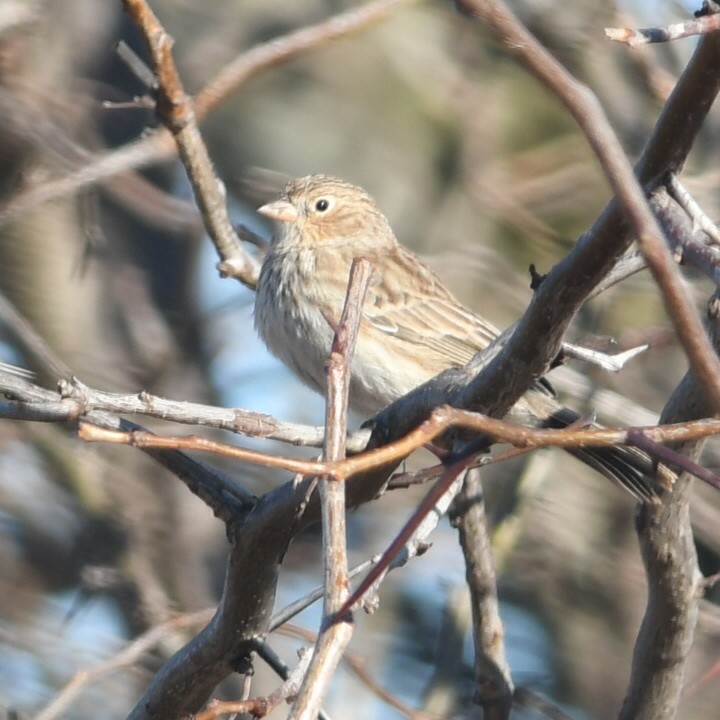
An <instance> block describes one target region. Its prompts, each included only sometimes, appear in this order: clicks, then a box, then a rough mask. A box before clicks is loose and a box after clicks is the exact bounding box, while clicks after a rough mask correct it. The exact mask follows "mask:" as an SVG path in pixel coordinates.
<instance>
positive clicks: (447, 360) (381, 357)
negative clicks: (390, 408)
mask: <svg viewBox="0 0 720 720" xmlns="http://www.w3.org/2000/svg"><path fill="white" fill-rule="evenodd" d="M258 212H260V213H262V214H263V215H265V216H267V217H269V218H271V219H273V220H275V221H276V222H277V233H276V235H275V237H274V239H273V243H272V246H271V248H270V250H269V251H268V254H267V256H266V257H265V259H264V261H263V265H262V269H261V272H260V279H259V282H258V288H257V296H256V299H255V327H256V328H257V330H258V332H259V334H260V336H261V337H262V339H263V341H264V342H265V344H266V345H267V346H268V348H269V349H270V350H271V352H272V353H273V354H275V355H276V356H277V357H278V358H279V359H280V360H282V361H283V362H284V363H285V364H286V365H287V366H288V367H289V368H290V369H291V370H293V371H294V372H295V373H296V374H297V375H298V376H299V377H300V378H301V379H302V380H303V382H305V383H306V384H307V385H309V386H310V387H311V388H313V389H314V390H317V391H318V392H320V393H323V394H324V392H325V383H326V380H325V363H326V361H327V358H328V354H329V351H330V345H331V343H332V336H333V333H332V330H331V328H330V325H329V324H328V322H327V318H330V319H332V320H334V321H337V320H338V319H339V317H340V313H341V312H342V307H343V303H344V300H345V293H346V290H347V282H348V277H349V274H350V266H351V264H352V261H353V259H354V258H355V257H359V256H362V257H367V258H368V259H369V260H370V261H371V262H372V264H373V271H374V272H373V279H372V281H371V285H370V289H369V290H368V294H367V298H366V300H365V305H364V307H363V317H362V320H361V323H360V332H359V335H358V342H357V347H356V349H355V354H354V355H353V358H352V361H351V368H350V394H349V402H350V407H351V408H352V409H353V410H355V411H357V412H359V413H361V414H364V415H374V414H376V413H377V412H379V411H380V410H381V409H382V408H383V407H385V406H386V405H388V404H390V403H391V402H393V401H394V400H396V399H397V398H399V397H402V396H403V395H405V394H406V393H408V392H409V391H410V390H412V389H413V388H415V387H417V386H418V385H420V384H422V383H424V382H425V381H427V380H429V379H430V378H432V377H434V376H435V375H437V374H438V373H440V372H441V371H442V370H445V369H446V368H448V367H453V366H455V367H460V366H463V365H465V364H466V363H467V362H468V361H469V360H470V359H471V358H472V357H473V355H475V354H476V353H477V352H479V351H480V350H483V349H484V348H485V347H487V346H488V345H489V344H490V343H491V342H492V341H493V340H494V339H495V338H496V337H497V336H498V334H499V331H498V329H497V328H496V327H495V326H493V325H492V324H491V323H489V322H488V321H487V320H485V319H484V318H482V317H481V316H479V315H477V314H476V313H474V312H472V311H471V310H469V309H467V308H466V307H464V306H463V305H462V303H460V302H459V301H458V300H457V298H455V296H454V295H452V293H450V292H449V291H448V290H447V289H446V288H445V286H444V285H443V284H442V283H441V281H440V280H439V278H438V277H437V276H436V275H435V274H434V273H433V272H432V271H431V270H430V269H429V268H428V267H427V266H426V265H424V264H423V263H422V262H421V261H420V260H419V259H418V258H417V257H416V256H415V255H413V254H412V253H411V252H410V251H409V250H407V249H406V248H404V247H403V246H402V245H400V243H398V241H397V240H396V239H395V235H394V234H393V231H392V229H391V228H390V225H389V223H388V221H387V219H386V218H385V216H384V215H383V214H382V213H381V212H380V210H378V208H377V206H376V205H375V202H374V200H373V199H372V197H370V195H368V193H366V192H365V191H364V190H362V189H361V188H359V187H356V186H354V185H351V184H350V183H347V182H344V181H342V180H338V179H337V178H333V177H328V176H325V175H311V176H308V177H304V178H300V179H298V180H293V181H292V182H290V183H289V184H288V185H287V187H286V188H285V193H284V195H283V197H282V198H280V199H279V200H277V201H275V202H271V203H268V204H267V205H263V206H262V207H261V208H259V210H258ZM512 414H513V416H515V417H517V418H522V420H523V421H525V422H532V424H549V425H552V424H556V425H558V424H563V423H567V422H571V421H572V419H573V417H577V415H574V414H573V413H572V411H570V410H567V409H565V408H562V407H561V406H560V405H559V404H558V403H557V402H556V401H555V400H554V399H553V398H551V397H550V396H549V395H548V394H547V393H546V392H542V390H541V388H538V389H536V390H532V391H530V392H528V393H527V394H526V395H525V396H524V397H523V398H522V399H521V400H520V401H519V402H518V404H517V405H516V406H515V408H514V409H513V412H512ZM574 454H576V455H578V457H580V458H581V459H582V460H584V461H585V462H587V463H588V464H589V465H592V466H593V467H595V468H596V469H598V470H599V471H600V472H602V473H603V474H604V475H606V476H607V477H609V478H611V479H612V480H614V481H616V482H618V483H620V484H621V485H623V486H624V487H625V488H626V489H628V490H629V491H630V492H631V493H632V494H633V495H634V496H635V497H637V498H638V499H641V500H649V499H651V498H653V497H654V495H655V490H654V487H655V483H654V482H653V477H652V475H653V469H652V463H651V462H650V459H649V458H648V457H647V456H646V455H644V454H643V453H641V452H640V451H637V450H635V449H631V448H598V449H588V450H578V451H577V452H575V453H574Z"/></svg>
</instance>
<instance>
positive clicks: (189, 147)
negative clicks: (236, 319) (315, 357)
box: [123, 0, 260, 288]
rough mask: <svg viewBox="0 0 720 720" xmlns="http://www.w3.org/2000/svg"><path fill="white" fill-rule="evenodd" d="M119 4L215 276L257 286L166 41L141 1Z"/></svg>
mask: <svg viewBox="0 0 720 720" xmlns="http://www.w3.org/2000/svg"><path fill="white" fill-rule="evenodd" d="M123 4H124V5H125V9H126V10H127V12H128V14H129V15H130V16H131V17H132V19H133V21H134V22H135V24H136V25H137V26H138V28H139V29H140V31H141V32H142V33H143V35H144V37H145V42H146V44H147V46H148V50H149V51H150V55H151V57H152V61H153V66H154V70H155V74H156V76H157V79H158V87H157V90H156V98H157V107H156V111H157V115H158V117H159V119H160V120H161V122H162V123H163V124H164V125H165V127H166V128H167V129H168V130H169V131H170V132H171V133H172V134H173V137H174V138H175V142H176V143H177V147H178V151H179V154H180V158H181V160H182V162H183V165H185V170H186V171H187V175H188V179H189V180H190V184H191V185H192V188H193V193H194V195H195V200H196V202H197V205H198V207H199V208H200V212H201V213H202V216H203V220H204V223H205V228H206V229H207V231H208V234H209V235H210V237H211V239H212V241H213V243H214V244H215V249H216V250H217V253H218V255H219V256H220V259H221V263H220V265H219V267H220V269H221V272H222V273H223V274H224V275H228V276H232V277H234V278H236V279H237V280H239V281H240V282H242V283H243V284H244V285H247V286H248V287H251V288H253V287H255V285H256V284H257V278H258V275H259V273H260V265H259V263H258V261H257V259H256V258H254V257H253V256H252V255H250V254H249V253H247V252H246V250H245V248H244V247H243V244H242V242H241V241H240V238H239V237H238V236H237V233H236V232H235V228H234V227H233V224H232V222H231V221H230V216H229V214H228V209H227V202H226V193H225V186H224V185H223V184H222V182H220V180H219V178H218V177H217V175H216V174H215V170H214V168H213V165H212V161H211V160H210V155H209V153H208V151H207V147H206V146H205V142H204V140H203V139H202V136H201V135H200V130H199V128H198V124H197V119H196V117H195V111H194V108H193V104H192V101H191V99H190V97H189V96H188V95H186V94H185V90H184V89H183V86H182V82H181V80H180V75H179V74H178V71H177V69H176V67H175V63H174V61H173V57H172V45H173V41H172V38H171V37H170V36H169V35H168V34H167V33H166V32H165V29H164V28H163V27H162V25H161V24H160V22H159V21H158V19H157V17H156V16H155V15H154V13H153V12H152V10H150V8H149V6H148V5H147V3H146V2H145V0H123Z"/></svg>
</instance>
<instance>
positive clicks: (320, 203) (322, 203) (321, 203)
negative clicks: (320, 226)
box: [315, 198, 330, 212]
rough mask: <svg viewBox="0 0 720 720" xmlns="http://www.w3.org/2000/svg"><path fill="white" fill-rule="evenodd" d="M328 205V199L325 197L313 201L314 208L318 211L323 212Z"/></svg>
mask: <svg viewBox="0 0 720 720" xmlns="http://www.w3.org/2000/svg"><path fill="white" fill-rule="evenodd" d="M329 207H330V201H329V200H328V199H327V198H320V199H319V200H317V201H316V202H315V209H316V210H317V211H318V212H325V211H326V210H327V209H328V208H329Z"/></svg>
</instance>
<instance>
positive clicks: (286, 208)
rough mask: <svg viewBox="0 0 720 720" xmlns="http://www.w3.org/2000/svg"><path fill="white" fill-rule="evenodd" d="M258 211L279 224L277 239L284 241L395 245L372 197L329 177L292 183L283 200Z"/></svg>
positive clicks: (363, 191)
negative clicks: (391, 243) (389, 241)
mask: <svg viewBox="0 0 720 720" xmlns="http://www.w3.org/2000/svg"><path fill="white" fill-rule="evenodd" d="M258 212H259V213H260V214H261V215H265V217H268V218H270V219H271V220H274V221H275V222H276V223H278V225H279V228H278V229H279V236H278V238H277V239H278V240H280V241H282V242H292V243H293V244H301V245H306V246H319V245H333V244H338V245H340V244H347V243H354V242H362V243H364V244H366V245H367V244H371V245H375V244H382V243H385V242H388V239H390V240H391V241H392V242H394V236H393V234H392V230H391V229H390V226H389V224H388V221H387V219H386V218H385V216H384V215H383V214H382V213H381V212H380V210H378V208H377V205H376V204H375V201H374V200H373V199H372V197H371V196H370V195H369V194H368V193H367V192H365V190H363V189H362V188H359V187H357V186H356V185H352V184H350V183H348V182H345V181H343V180H339V179H338V178H334V177H330V176H328V175H308V176H307V177H303V178H299V179H297V180H292V181H291V182H289V183H288V184H287V186H286V187H285V191H284V193H283V195H282V197H280V199H278V200H274V201H273V202H270V203H267V204H266V205H263V206H262V207H260V208H258Z"/></svg>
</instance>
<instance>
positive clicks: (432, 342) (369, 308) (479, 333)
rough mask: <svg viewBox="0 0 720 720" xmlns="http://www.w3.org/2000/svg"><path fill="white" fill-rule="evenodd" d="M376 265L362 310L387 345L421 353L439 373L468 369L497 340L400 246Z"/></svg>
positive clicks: (490, 328)
mask: <svg viewBox="0 0 720 720" xmlns="http://www.w3.org/2000/svg"><path fill="white" fill-rule="evenodd" d="M371 260H372V258H371ZM375 266H376V268H377V271H376V277H377V279H376V282H374V283H373V284H372V285H371V286H370V289H369V291H368V296H367V299H366V303H365V307H364V312H363V315H364V318H365V320H366V322H367V323H368V325H369V326H370V327H371V328H373V329H374V330H376V331H379V332H381V333H383V335H384V336H385V337H386V341H388V342H392V340H393V339H394V340H397V342H398V343H399V344H403V345H405V347H406V349H407V348H408V347H409V348H410V349H411V350H415V351H417V352H421V353H423V354H424V356H425V357H424V360H425V362H426V363H432V365H433V367H434V369H435V370H436V371H437V372H439V371H440V370H442V369H443V368H446V367H450V366H461V365H465V364H466V363H467V362H468V361H469V360H470V358H472V356H473V355H474V354H475V353H477V352H479V351H480V350H482V349H484V348H485V347H487V345H488V344H489V343H490V342H492V341H493V340H494V339H495V338H496V337H497V336H498V334H499V331H498V329H497V328H495V327H494V326H493V325H491V324H490V323H488V322H487V321H485V320H484V319H483V318H481V317H480V316H479V315H476V314H475V313H473V312H471V311H470V310H468V309H467V308H465V307H464V306H463V305H462V304H461V303H460V302H459V301H458V300H457V299H456V298H455V297H454V296H453V295H452V294H451V293H450V292H449V291H448V290H447V289H446V288H445V287H444V286H443V285H442V283H441V282H440V280H439V278H438V277H437V276H436V275H435V274H434V273H433V272H432V271H431V270H430V269H429V268H428V267H426V266H425V265H424V264H422V263H421V262H420V261H419V260H418V259H417V258H416V257H415V256H413V255H411V254H410V252H409V251H407V250H405V249H404V248H403V247H402V246H399V245H398V246H396V247H394V248H392V250H391V252H390V255H389V256H388V255H386V256H385V257H382V258H378V259H377V263H376V264H375Z"/></svg>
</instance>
